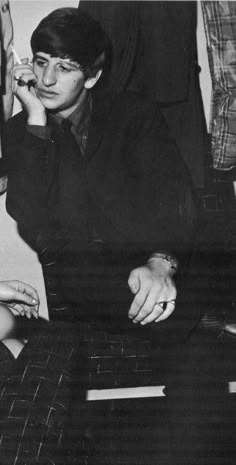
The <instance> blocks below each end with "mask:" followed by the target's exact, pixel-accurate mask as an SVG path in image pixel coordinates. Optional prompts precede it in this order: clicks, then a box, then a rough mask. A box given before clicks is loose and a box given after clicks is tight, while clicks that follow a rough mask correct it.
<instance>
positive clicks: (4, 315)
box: [0, 304, 24, 358]
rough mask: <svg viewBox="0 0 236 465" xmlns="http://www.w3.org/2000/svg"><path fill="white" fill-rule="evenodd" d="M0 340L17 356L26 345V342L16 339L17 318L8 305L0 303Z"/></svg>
mask: <svg viewBox="0 0 236 465" xmlns="http://www.w3.org/2000/svg"><path fill="white" fill-rule="evenodd" d="M0 322H1V325H0V341H2V343H3V344H4V345H5V346H6V347H7V348H8V349H9V350H10V352H11V353H12V354H13V356H14V357H15V358H17V357H18V355H19V353H20V352H21V350H22V349H23V347H24V343H23V342H22V341H21V340H19V339H16V337H15V336H16V332H17V318H16V317H15V316H14V315H13V313H12V311H11V310H10V309H9V308H8V306H7V305H4V304H0Z"/></svg>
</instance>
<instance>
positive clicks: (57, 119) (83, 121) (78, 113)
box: [27, 93, 92, 156]
mask: <svg viewBox="0 0 236 465" xmlns="http://www.w3.org/2000/svg"><path fill="white" fill-rule="evenodd" d="M91 113H92V96H91V95H90V94H89V93H87V94H86V96H85V98H84V100H83V101H82V102H81V104H80V105H79V106H78V107H77V108H76V109H75V110H74V111H73V113H72V114H71V115H70V116H69V117H68V120H69V121H70V122H71V132H72V134H73V135H74V136H75V139H76V141H77V142H78V145H79V148H80V151H81V154H82V155H83V156H84V154H85V149H86V143H87V138H88V129H89V123H90V118H91ZM48 118H49V122H50V121H52V122H54V124H56V125H57V126H58V127H60V126H61V125H62V122H63V120H64V118H62V117H61V116H58V115H52V114H49V115H48ZM27 130H28V131H29V132H31V134H34V135H35V136H37V137H39V138H41V139H51V138H52V130H51V128H50V127H49V126H37V125H27Z"/></svg>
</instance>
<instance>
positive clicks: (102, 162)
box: [4, 8, 199, 463]
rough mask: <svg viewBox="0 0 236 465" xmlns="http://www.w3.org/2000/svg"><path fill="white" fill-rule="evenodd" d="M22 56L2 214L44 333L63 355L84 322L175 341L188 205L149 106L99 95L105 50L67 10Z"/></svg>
mask: <svg viewBox="0 0 236 465" xmlns="http://www.w3.org/2000/svg"><path fill="white" fill-rule="evenodd" d="M31 47H32V51H33V64H32V65H31V64H30V62H29V60H28V59H23V60H22V63H21V64H17V65H15V67H14V71H13V82H14V92H15V95H16V97H17V98H18V99H19V100H20V102H21V103H22V105H23V111H22V112H20V113H19V114H17V115H16V116H14V117H13V118H11V119H10V120H9V122H8V123H7V124H6V127H5V131H4V154H5V156H6V158H7V160H8V167H9V168H8V169H9V179H8V192H7V201H6V206H7V210H8V212H9V214H10V215H11V216H12V217H13V218H14V219H15V220H16V221H17V222H18V225H19V229H20V232H21V234H22V235H23V237H24V238H25V240H27V242H28V243H29V244H30V245H31V246H32V247H33V248H34V249H35V250H36V251H37V253H38V256H39V259H40V261H41V264H42V267H43V273H44V279H45V285H46V293H47V299H48V308H49V316H50V319H51V320H52V321H53V323H52V326H51V327H53V328H56V325H57V324H59V326H60V328H61V329H62V328H63V330H60V331H59V334H60V338H61V337H62V339H63V341H64V342H65V344H67V340H68V339H70V338H71V337H72V336H71V335H70V331H72V332H73V334H76V333H77V334H78V335H79V333H80V331H81V325H82V323H84V322H88V321H89V322H90V323H92V325H93V326H94V327H95V328H99V327H102V328H103V329H105V330H112V331H119V329H120V327H121V326H122V328H123V330H125V331H128V330H129V329H130V327H131V326H132V325H131V323H134V325H133V327H134V331H135V330H136V329H137V326H141V327H143V326H148V327H152V328H153V329H154V330H155V334H156V337H155V338H156V340H157V341H158V342H160V341H161V339H162V338H163V339H164V340H166V338H167V337H168V334H169V333H170V332H172V333H174V335H175V337H176V333H177V339H178V338H180V339H181V337H183V334H185V335H186V332H188V331H189V330H190V329H191V328H192V327H193V326H194V325H195V323H196V321H197V319H198V318H199V314H198V311H197V312H196V308H195V307H194V306H192V307H191V308H188V313H187V314H186V313H185V310H184V311H183V308H184V309H186V305H185V306H181V305H180V304H179V302H178V301H177V306H178V308H179V310H178V311H177V312H175V313H173V312H174V309H175V306H176V299H179V296H177V287H176V286H177V285H176V282H175V275H176V274H177V275H178V268H179V267H180V268H181V269H182V270H184V269H185V268H186V263H187V262H188V258H189V251H190V247H191V240H192V234H193V225H194V218H193V211H194V208H193V204H194V201H193V197H192V190H191V183H190V181H189V178H188V175H187V172H186V170H185V166H184V165H183V163H182V161H181V158H180V157H179V155H178V151H177V149H176V146H175V144H174V142H173V141H172V139H171V138H170V137H169V133H168V130H167V128H166V125H165V123H164V122H163V119H162V116H161V114H160V112H159V109H158V107H157V105H153V104H151V103H149V102H147V101H146V100H144V99H142V98H139V97H137V96H136V95H135V94H132V93H127V94H125V93H124V94H122V95H119V94H115V93H112V92H107V91H104V89H103V82H104V80H105V79H106V70H108V67H109V66H108V65H109V56H110V42H109V40H108V38H107V36H106V35H105V33H104V32H103V31H102V29H101V27H100V26H99V24H98V23H97V22H96V21H94V20H92V19H91V18H90V17H89V16H87V15H86V14H84V13H82V12H80V11H79V10H78V9H77V8H61V9H58V10H55V11H53V12H52V13H50V14H49V15H48V16H47V17H45V18H44V19H43V20H42V21H41V22H40V24H39V25H38V27H37V28H36V29H35V31H34V32H33V34H32V38H31ZM147 78H148V77H147ZM181 276H182V272H181ZM177 279H178V278H177ZM172 314H173V315H172ZM170 316H171V318H169V317H170ZM167 320H168V321H167ZM159 323H160V324H159ZM143 331H144V330H143ZM53 334H54V333H53ZM58 337H59V336H58ZM77 339H78V343H77V346H78V345H79V337H78V338H77ZM75 341H76V336H75V337H74V336H73V344H75V345H76V342H75ZM61 347H62V344H59V345H58V346H57V348H59V349H58V350H61ZM29 350H30V345H29V344H28V345H27V347H26V349H24V350H23V351H22V354H24V352H25V351H26V352H27V351H28V352H27V353H29ZM26 352H25V353H26ZM54 353H55V352H54ZM22 356H23V355H22ZM77 378H78V376H77ZM67 400H68V399H67ZM42 463H43V462H42ZM44 463H45V462H44ZM58 463H59V462H58Z"/></svg>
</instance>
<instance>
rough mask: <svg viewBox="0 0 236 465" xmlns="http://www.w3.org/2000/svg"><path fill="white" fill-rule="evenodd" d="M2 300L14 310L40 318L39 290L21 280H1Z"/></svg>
mask: <svg viewBox="0 0 236 465" xmlns="http://www.w3.org/2000/svg"><path fill="white" fill-rule="evenodd" d="M0 301H1V302H7V306H8V307H9V308H11V309H12V310H13V311H14V310H15V311H16V312H17V313H20V314H21V315H26V316H27V318H31V316H34V317H35V318H38V312H39V296H38V293H37V291H36V290H35V289H34V288H33V287H32V286H30V285H29V284H25V283H23V282H21V281H1V282H0Z"/></svg>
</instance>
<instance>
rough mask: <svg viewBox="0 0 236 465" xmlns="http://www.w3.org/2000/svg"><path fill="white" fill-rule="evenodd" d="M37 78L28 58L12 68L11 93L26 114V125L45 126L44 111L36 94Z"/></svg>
mask: <svg viewBox="0 0 236 465" xmlns="http://www.w3.org/2000/svg"><path fill="white" fill-rule="evenodd" d="M36 84H37V77H36V75H35V74H34V72H33V68H32V66H31V65H30V64H29V60H28V58H24V59H23V60H21V64H17V65H15V66H14V68H13V91H14V94H15V95H16V97H17V98H18V100H19V101H20V103H21V104H22V105H23V107H24V109H25V110H26V112H27V114H28V124H39V125H45V124H46V110H45V107H44V105H43V104H42V102H41V100H40V99H39V98H38V97H37V92H36V87H35V86H36Z"/></svg>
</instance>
